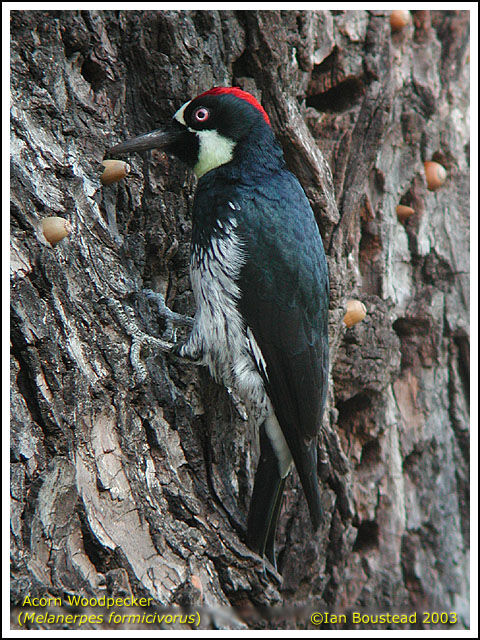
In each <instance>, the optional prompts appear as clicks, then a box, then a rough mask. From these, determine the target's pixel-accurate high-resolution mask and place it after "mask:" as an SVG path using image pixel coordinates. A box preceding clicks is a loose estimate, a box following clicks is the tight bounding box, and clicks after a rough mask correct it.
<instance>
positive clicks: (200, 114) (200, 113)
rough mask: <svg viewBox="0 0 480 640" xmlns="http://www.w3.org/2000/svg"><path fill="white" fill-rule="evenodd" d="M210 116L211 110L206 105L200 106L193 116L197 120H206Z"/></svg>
mask: <svg viewBox="0 0 480 640" xmlns="http://www.w3.org/2000/svg"><path fill="white" fill-rule="evenodd" d="M209 116H210V111H209V110H208V109H207V108H205V107H199V108H198V109H197V110H196V111H195V113H194V114H193V117H194V118H195V120H196V121H197V122H205V120H208V118H209Z"/></svg>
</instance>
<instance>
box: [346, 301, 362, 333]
mask: <svg viewBox="0 0 480 640" xmlns="http://www.w3.org/2000/svg"><path fill="white" fill-rule="evenodd" d="M366 315H367V308H366V307H365V305H364V304H363V302H360V300H347V313H346V314H345V315H344V316H343V321H344V323H345V324H346V325H347V327H348V328H349V329H350V327H353V325H354V324H357V322H361V321H362V320H363V319H364V318H365V316H366Z"/></svg>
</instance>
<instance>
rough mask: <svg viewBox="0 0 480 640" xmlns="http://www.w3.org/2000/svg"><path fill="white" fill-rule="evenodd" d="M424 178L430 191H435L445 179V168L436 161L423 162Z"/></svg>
mask: <svg viewBox="0 0 480 640" xmlns="http://www.w3.org/2000/svg"><path fill="white" fill-rule="evenodd" d="M423 166H424V168H425V178H426V180H427V187H428V189H429V190H430V191H436V190H437V189H439V188H440V187H441V186H442V184H443V183H444V182H445V180H446V179H447V170H446V169H445V167H442V165H441V164H438V162H433V161H432V160H430V161H428V162H424V163H423Z"/></svg>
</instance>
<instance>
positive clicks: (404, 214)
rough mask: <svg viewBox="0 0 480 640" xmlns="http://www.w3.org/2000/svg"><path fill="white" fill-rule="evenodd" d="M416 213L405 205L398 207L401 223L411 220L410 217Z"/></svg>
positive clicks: (398, 216)
mask: <svg viewBox="0 0 480 640" xmlns="http://www.w3.org/2000/svg"><path fill="white" fill-rule="evenodd" d="M414 213H415V209H412V207H407V206H406V205H404V204H399V205H398V206H397V218H398V219H399V220H400V222H405V220H408V218H410V216H413V214H414Z"/></svg>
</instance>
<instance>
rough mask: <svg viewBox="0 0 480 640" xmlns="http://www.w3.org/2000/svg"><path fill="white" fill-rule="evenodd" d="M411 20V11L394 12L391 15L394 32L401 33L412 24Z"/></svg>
mask: <svg viewBox="0 0 480 640" xmlns="http://www.w3.org/2000/svg"><path fill="white" fill-rule="evenodd" d="M411 19H412V16H411V15H410V11H397V10H396V11H392V13H391V14H390V26H391V28H392V31H401V30H402V29H403V28H405V27H406V26H407V24H410V21H411Z"/></svg>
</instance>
